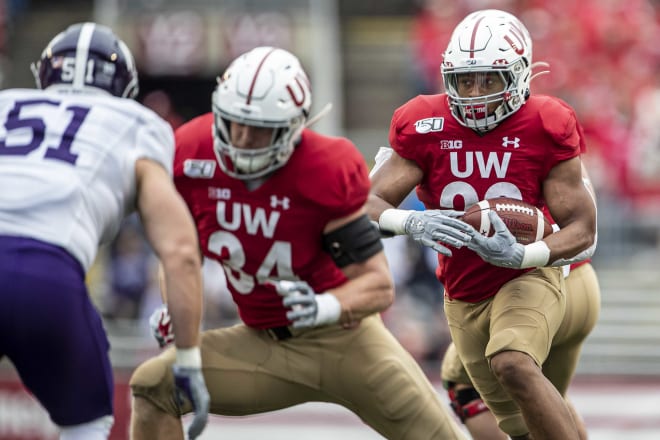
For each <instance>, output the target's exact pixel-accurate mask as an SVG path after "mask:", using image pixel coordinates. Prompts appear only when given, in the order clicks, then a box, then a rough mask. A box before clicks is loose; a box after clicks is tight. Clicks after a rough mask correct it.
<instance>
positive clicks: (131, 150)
mask: <svg viewBox="0 0 660 440" xmlns="http://www.w3.org/2000/svg"><path fill="white" fill-rule="evenodd" d="M173 155H174V136H173V133H172V129H171V128H170V126H169V125H168V124H167V122H165V121H164V120H163V119H162V118H160V117H159V116H157V115H156V114H155V113H154V112H152V111H151V110H149V109H147V108H146V107H144V106H142V105H140V104H138V103H137V102H135V101H131V100H128V99H121V98H115V97H113V96H110V95H109V94H105V93H103V92H101V93H98V94H70V93H58V92H54V91H48V90H46V91H43V90H30V89H12V90H6V91H2V92H0V235H10V236H22V237H29V238H34V239H37V240H40V241H44V242H48V243H52V244H55V245H58V246H61V247H63V248H65V249H67V250H68V251H69V252H70V253H71V254H72V255H73V256H74V257H76V259H78V261H80V263H81V264H82V266H83V268H84V269H85V270H87V269H88V268H89V266H90V265H91V264H92V262H93V260H94V258H95V256H96V252H97V249H98V245H99V244H101V243H103V242H106V241H109V240H111V239H112V238H113V237H114V236H115V234H116V233H117V230H118V229H119V226H120V225H121V221H122V219H123V218H124V217H125V216H126V215H127V214H129V213H131V212H133V211H134V210H135V196H136V182H135V162H136V160H137V159H139V158H149V159H151V160H154V161H156V162H157V163H159V164H161V165H162V166H163V168H165V169H166V170H167V172H168V173H169V174H171V173H172V162H173Z"/></svg>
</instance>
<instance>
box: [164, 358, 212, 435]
mask: <svg viewBox="0 0 660 440" xmlns="http://www.w3.org/2000/svg"><path fill="white" fill-rule="evenodd" d="M172 371H173V372H174V382H175V383H176V386H177V391H178V392H180V393H182V394H183V395H185V396H186V397H187V398H188V399H189V400H190V402H191V403H192V406H193V411H194V413H195V416H194V417H193V420H192V422H191V423H190V426H189V427H188V438H189V439H190V440H193V439H195V438H197V437H199V435H200V434H201V433H202V431H204V428H205V427H206V423H207V422H208V418H209V401H210V397H209V392H208V390H207V389H206V383H205V382H204V376H203V375H202V369H201V367H188V366H181V365H177V364H174V365H173V366H172Z"/></svg>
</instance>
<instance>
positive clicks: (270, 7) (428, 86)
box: [0, 0, 660, 440]
mask: <svg viewBox="0 0 660 440" xmlns="http://www.w3.org/2000/svg"><path fill="white" fill-rule="evenodd" d="M659 3H660V2H658V1H657V0H626V1H625V2H624V1H620V0H581V1H575V0H415V1H411V0H378V1H376V0H361V1H354V0H268V1H265V0H264V1H257V0H185V1H183V0H95V1H89V0H58V1H56V2H54V1H52V0H0V87H2V88H3V89H5V88H12V87H34V80H33V77H32V75H31V73H30V69H29V66H30V63H31V62H33V61H35V60H37V59H38V58H39V55H40V52H41V50H43V48H44V46H45V45H46V44H47V42H48V41H50V39H51V38H52V36H53V35H54V34H55V33H57V32H59V31H60V30H62V29H64V28H65V27H66V26H67V25H69V24H71V23H75V22H80V21H88V20H93V21H98V22H100V23H103V24H106V25H109V26H111V27H112V28H113V29H114V30H115V31H116V32H117V34H118V35H119V36H120V37H121V38H122V39H124V40H125V41H126V42H127V44H128V45H129V46H130V48H131V50H132V51H133V53H134V55H135V56H136V61H137V64H138V68H139V73H140V94H139V96H138V101H140V102H142V103H143V104H145V105H146V106H148V107H150V108H152V109H153V110H154V111H156V112H157V113H158V114H160V115H161V116H162V117H163V118H165V119H166V120H167V121H168V122H169V123H170V124H171V125H172V126H173V127H175V128H176V127H178V126H179V125H180V124H182V123H184V122H186V121H188V120H189V119H191V118H193V117H195V116H198V115H200V114H202V113H205V112H208V111H210V109H211V105H210V104H211V92H212V90H213V88H214V86H215V84H216V77H217V76H218V75H219V74H221V73H222V72H223V71H224V69H225V68H226V67H227V63H228V62H229V60H231V59H232V58H234V57H235V56H236V55H237V54H239V53H242V52H244V51H246V50H248V49H250V48H252V47H255V46H259V45H275V46H280V47H283V48H285V49H287V50H290V51H292V52H294V53H296V54H297V55H298V56H299V57H300V59H301V61H302V62H303V64H304V65H305V68H306V71H307V72H308V74H309V75H310V79H311V82H312V84H313V85H314V97H315V102H314V104H313V107H312V114H315V113H316V112H318V111H319V110H320V109H322V108H323V107H324V106H325V105H326V104H327V103H332V105H333V108H332V112H331V113H330V114H329V115H328V116H326V117H325V118H323V119H321V120H320V122H319V123H318V124H317V125H315V126H314V128H315V129H316V130H318V131H319V132H321V133H324V134H329V135H343V136H347V137H349V138H350V139H352V140H353V141H354V142H355V143H356V145H357V146H358V148H359V149H360V151H361V152H362V153H363V155H364V157H365V158H366V160H367V162H368V163H369V164H370V165H371V164H373V157H374V155H375V153H376V151H377V149H378V147H379V146H381V145H387V142H388V129H389V124H390V118H391V116H392V113H393V112H394V110H395V109H396V108H397V107H398V106H400V105H401V104H403V103H404V102H406V101H407V100H409V99H411V98H412V97H414V96H415V95H417V94H432V93H438V92H440V91H441V90H440V82H441V81H440V75H439V66H440V62H441V55H442V51H443V50H444V48H445V46H446V44H447V42H448V40H449V36H450V33H451V31H452V29H453V28H454V26H455V25H456V24H457V23H458V22H459V21H460V20H461V19H462V18H463V17H464V16H465V15H467V14H468V13H469V12H471V11H473V10H476V9H483V8H491V7H492V8H498V9H504V10H507V11H510V12H512V13H514V14H516V15H517V16H519V17H520V18H521V20H522V21H523V22H525V23H526V25H527V27H528V28H529V30H530V32H531V34H532V38H533V40H534V61H547V62H548V63H549V64H550V69H549V70H550V74H548V75H543V76H540V77H538V78H536V79H534V81H533V83H532V93H536V94H544V93H547V94H553V95H556V96H558V97H560V98H562V99H564V100H565V101H567V102H568V103H569V104H570V105H571V106H573V107H574V108H575V110H576V112H577V115H578V118H579V119H580V121H581V122H582V124H583V126H584V130H585V136H586V140H587V148H588V150H587V154H586V155H585V156H584V161H585V163H586V164H587V167H588V168H589V172H590V174H591V176H592V178H593V180H594V182H593V183H594V185H595V187H596V192H597V194H598V203H599V239H598V249H597V250H596V254H595V256H594V259H593V265H594V267H595V268H596V271H597V273H598V277H599V281H600V283H601V290H602V311H601V317H600V320H599V322H598V324H597V325H596V328H595V330H594V331H593V333H592V334H591V335H590V337H589V338H588V340H587V343H586V344H585V346H584V350H583V356H582V360H581V362H580V364H579V366H578V372H577V379H576V380H577V381H578V382H580V381H582V382H590V383H591V382H594V381H595V382H597V383H601V382H602V383H606V382H618V383H621V382H622V381H623V382H625V381H629V380H636V381H639V380H642V381H644V383H645V384H647V385H648V386H649V387H651V386H659V385H660V287H659V286H660V270H659V267H658V266H659V265H660V44H658V42H659V41H660V25H659V23H660V6H659ZM404 203H405V206H406V207H407V208H408V209H422V207H421V205H420V204H419V201H418V200H417V199H416V197H415V196H414V194H411V195H410V196H409V198H408V199H406V201H405V202H404ZM384 244H385V247H386V253H387V256H388V259H389V261H390V266H391V268H392V271H393V273H394V276H395V282H396V285H397V300H396V302H395V304H394V306H393V307H392V308H391V309H390V310H388V311H387V313H385V314H384V319H385V321H386V324H387V325H388V327H389V328H390V329H391V330H392V332H393V333H394V334H395V335H396V336H397V337H398V338H399V340H400V341H401V342H402V344H404V345H405V347H406V348H407V349H408V350H409V351H410V352H411V353H412V354H413V355H414V356H415V358H416V359H417V360H418V361H419V362H420V364H421V365H422V366H423V368H424V370H425V371H426V372H427V373H428V375H429V377H430V378H431V379H432V380H434V381H437V379H438V374H439V368H440V367H439V365H440V362H441V360H442V359H441V357H442V354H443V353H444V349H445V347H446V346H447V344H448V342H449V336H448V330H447V324H446V320H445V317H444V314H443V310H442V286H441V285H439V283H438V282H437V280H436V279H435V277H434V274H433V264H434V263H433V259H434V257H435V256H434V255H433V254H431V253H429V252H431V251H429V249H427V248H420V247H419V246H417V245H416V244H415V243H411V242H410V241H409V240H408V239H406V238H405V237H398V238H394V239H388V240H385V241H384ZM155 267H156V262H155V261H154V257H153V254H152V253H151V250H150V249H149V247H148V246H147V245H146V243H145V242H144V238H143V233H142V230H141V227H140V225H139V222H138V221H137V219H135V218H130V219H128V221H126V223H125V225H124V227H123V228H122V232H121V234H120V235H119V236H118V237H117V239H116V240H115V241H114V242H113V243H112V244H110V245H108V246H105V247H104V248H103V249H102V251H101V252H100V253H99V258H98V260H97V261H96V263H95V265H94V267H93V269H92V271H91V272H90V274H89V277H88V281H89V285H90V291H91V293H92V295H93V299H94V302H95V304H96V305H97V307H98V308H99V309H100V311H101V313H102V315H103V317H104V320H105V325H106V328H107V330H108V333H109V335H110V338H111V345H112V351H111V357H112V361H113V364H114V365H115V367H116V375H117V378H118V382H117V391H116V394H117V397H116V402H117V403H116V405H117V416H116V417H117V421H116V426H115V429H113V439H123V438H127V437H126V436H127V434H126V429H127V420H128V414H129V411H130V401H129V396H128V389H127V384H126V380H127V377H128V374H130V372H131V371H132V370H133V369H134V368H135V366H137V365H138V363H139V362H141V361H142V360H144V359H146V358H147V357H149V356H151V355H153V354H154V353H156V352H157V347H156V343H155V341H153V340H152V339H151V337H150V335H149V330H148V325H147V317H148V316H149V314H150V313H151V312H152V310H153V309H154V308H155V307H156V305H158V304H159V303H160V295H159V293H158V290H157V283H156V277H155ZM205 271H206V276H205V291H206V292H205V293H206V307H205V326H206V327H213V326H223V325H230V324H232V323H234V322H236V320H237V319H238V317H237V315H236V312H235V309H234V306H233V303H232V300H231V298H230V296H229V293H228V292H227V289H226V286H225V284H224V276H223V272H222V269H220V268H219V267H218V266H217V264H215V263H208V264H207V265H206V266H205ZM0 288H1V286H0ZM8 365H9V363H8V362H7V360H6V359H5V360H3V361H1V362H0V439H12V440H13V439H28V438H30V439H32V438H35V439H36V438H53V437H52V436H53V433H54V431H53V427H52V425H49V423H50V422H49V421H48V420H47V418H46V419H44V415H43V412H39V407H38V405H37V404H36V403H35V401H34V400H33V399H32V398H31V397H30V396H29V395H28V394H27V393H26V392H25V391H24V390H22V388H21V386H20V385H19V384H18V382H17V380H16V377H15V375H12V374H13V371H12V370H10V369H8V368H7V366H8ZM617 405H619V406H626V404H623V403H621V402H620V401H617ZM630 406H631V407H637V405H636V404H635V403H634V402H632V403H630ZM34 408H36V410H34ZM656 409H657V413H658V414H660V408H656ZM18 414H21V416H19V415H18ZM655 428H658V430H660V427H657V426H655ZM655 428H654V429H655ZM617 435H618V434H617ZM618 438H630V439H632V438H633V437H632V436H630V435H628V434H625V435H624V436H620V437H618ZM654 438H660V432H659V431H655V437H654Z"/></svg>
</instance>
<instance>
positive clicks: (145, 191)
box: [135, 159, 209, 439]
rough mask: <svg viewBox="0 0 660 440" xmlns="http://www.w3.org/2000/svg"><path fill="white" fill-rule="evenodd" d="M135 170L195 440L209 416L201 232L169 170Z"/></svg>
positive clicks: (149, 164) (142, 166)
mask: <svg viewBox="0 0 660 440" xmlns="http://www.w3.org/2000/svg"><path fill="white" fill-rule="evenodd" d="M135 169H136V178H137V187H138V199H137V209H138V212H139V213H140V217H141V219H142V223H143V225H144V228H145V231H146V234H147V239H148V240H149V243H150V244H151V246H152V247H153V249H154V252H155V253H156V255H157V256H158V258H159V259H160V261H161V264H162V267H163V274H164V284H165V286H164V287H165V290H166V292H167V306H168V310H169V313H170V314H171V317H172V325H173V330H174V333H175V335H176V337H175V344H176V347H177V352H176V361H175V364H174V366H173V372H174V377H175V381H176V384H177V387H178V388H179V390H180V391H181V392H182V393H184V394H185V395H186V396H187V397H188V399H190V401H191V402H192V404H193V408H194V411H195V417H194V418H193V421H192V422H191V424H190V426H189V428H188V437H189V438H191V439H193V438H195V437H197V436H199V434H201V432H202V431H203V430H204V427H205V426H206V422H207V419H208V412H209V394H208V390H207V388H206V384H205V382H204V376H203V375H202V358H201V353H200V349H199V343H200V334H199V330H200V322H201V317H202V271H201V257H200V255H199V244H198V240H197V233H196V230H195V225H194V223H193V220H192V217H191V216H190V213H189V211H188V208H187V207H186V205H185V203H184V201H183V199H182V198H181V197H180V196H179V194H178V192H177V191H176V189H175V187H174V184H173V182H172V179H171V178H170V176H169V175H168V173H167V172H166V171H165V169H164V168H162V167H161V166H160V165H159V164H157V163H156V162H153V161H151V160H147V159H140V160H138V161H137V163H136V167H135Z"/></svg>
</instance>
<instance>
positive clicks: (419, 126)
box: [415, 118, 445, 134]
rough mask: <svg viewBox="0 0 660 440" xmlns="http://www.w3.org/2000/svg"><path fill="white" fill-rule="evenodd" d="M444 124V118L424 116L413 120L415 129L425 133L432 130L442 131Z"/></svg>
mask: <svg viewBox="0 0 660 440" xmlns="http://www.w3.org/2000/svg"><path fill="white" fill-rule="evenodd" d="M444 126H445V118H425V119H420V120H419V121H417V122H415V131H417V133H421V134H425V133H430V132H432V131H442V129H443V127H444Z"/></svg>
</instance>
